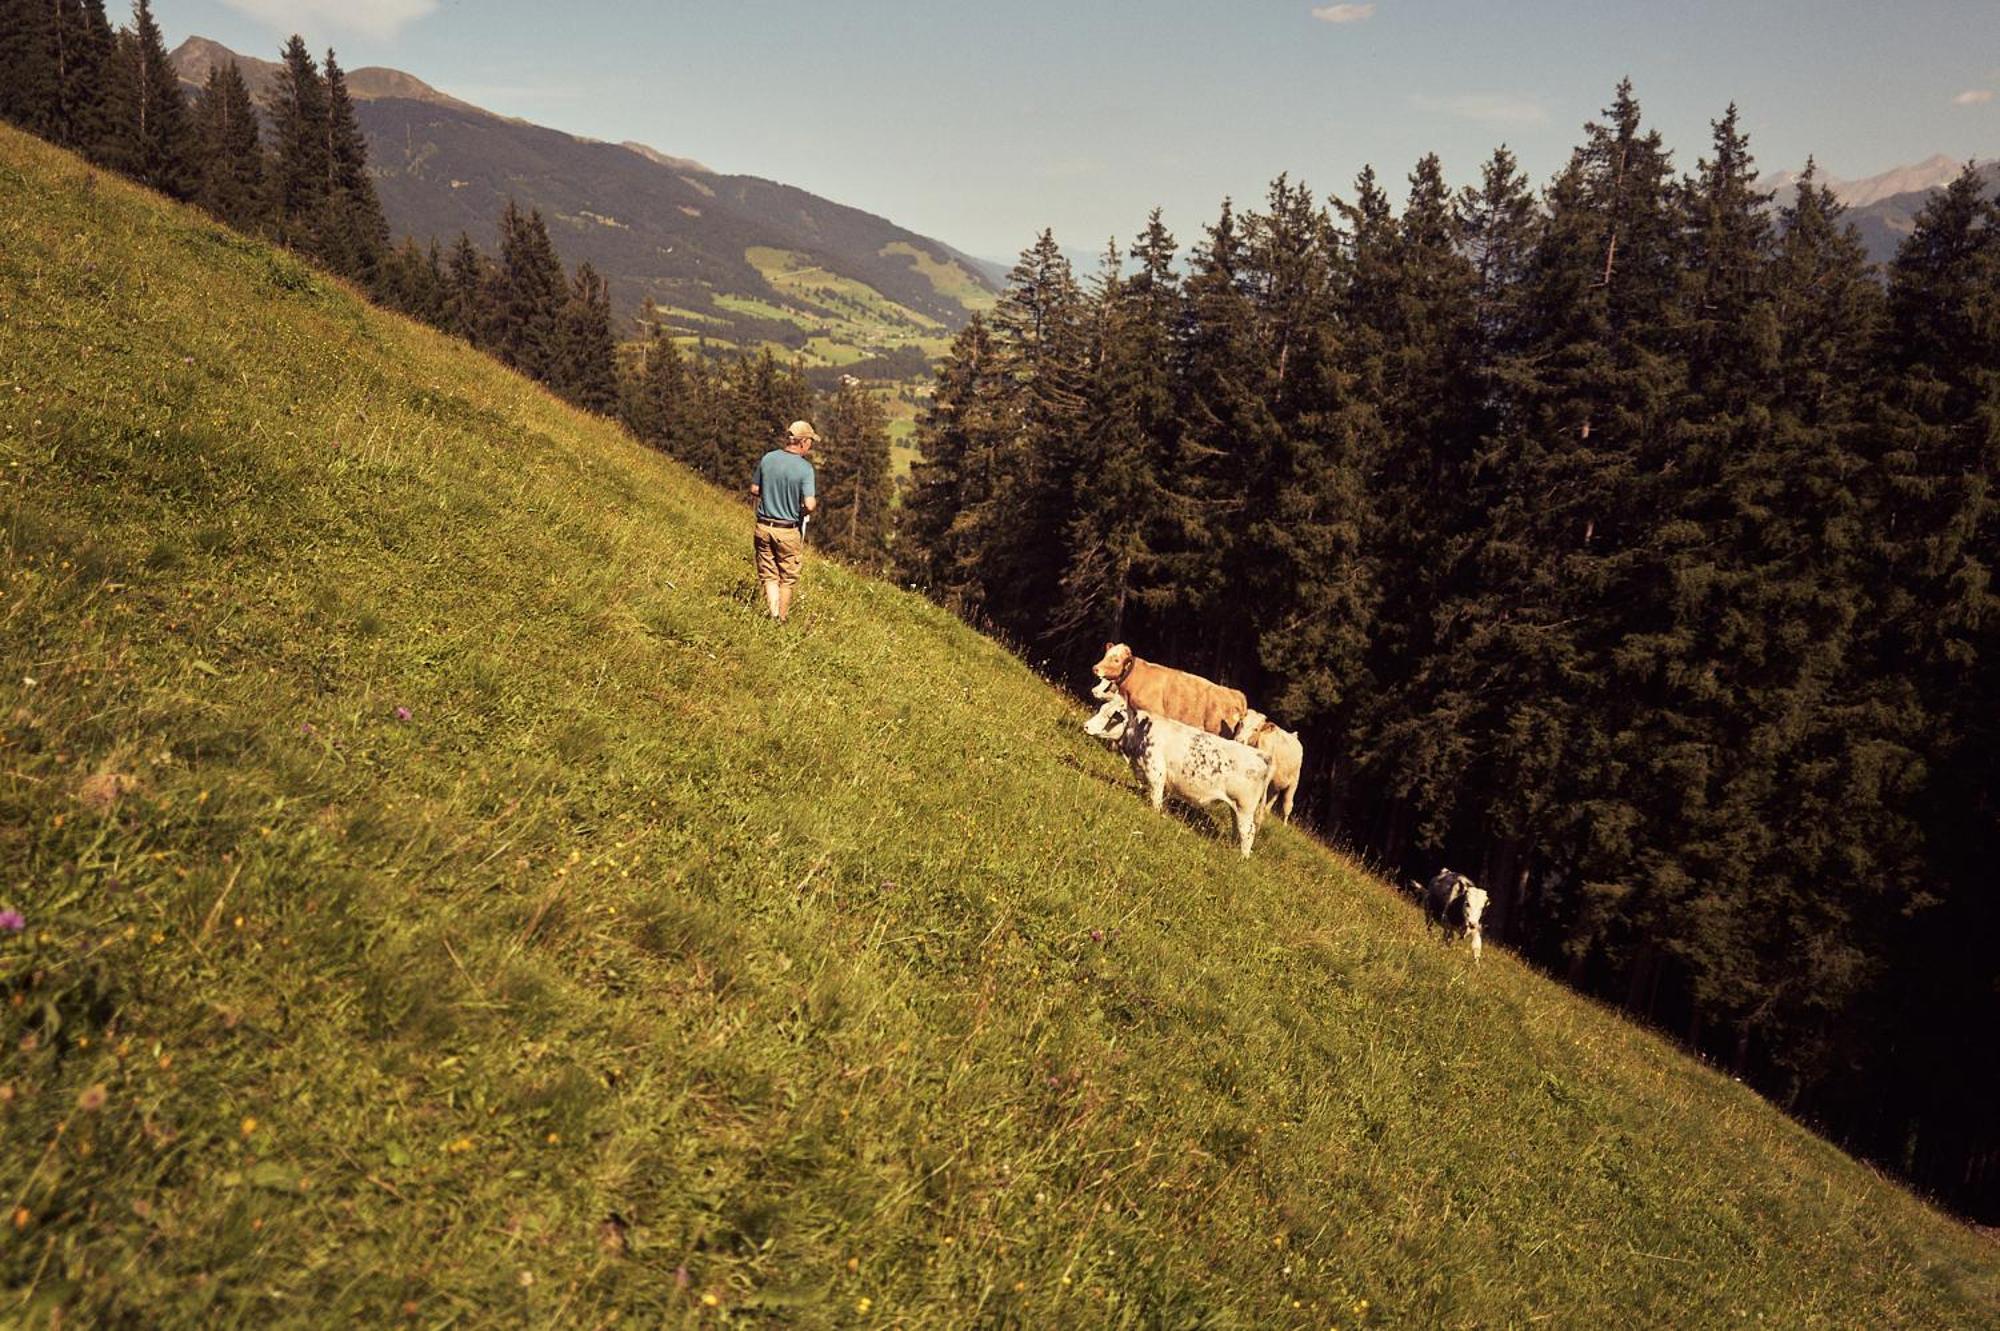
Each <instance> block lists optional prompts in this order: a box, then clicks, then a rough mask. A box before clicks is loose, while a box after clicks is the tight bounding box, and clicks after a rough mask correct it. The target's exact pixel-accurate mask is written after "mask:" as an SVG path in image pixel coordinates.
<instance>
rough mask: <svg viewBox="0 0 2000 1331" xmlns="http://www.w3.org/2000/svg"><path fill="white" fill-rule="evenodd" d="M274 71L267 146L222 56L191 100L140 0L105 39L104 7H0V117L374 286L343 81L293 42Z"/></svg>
mask: <svg viewBox="0 0 2000 1331" xmlns="http://www.w3.org/2000/svg"><path fill="white" fill-rule="evenodd" d="M283 66H284V67H283V70H282V72H281V74H280V75H279V77H278V80H277V83H276V86H275V88H274V89H273V90H272V94H271V97H270V103H269V116H270V130H269V137H270V144H269V146H268V148H267V146H266V144H265V142H264V133H263V132H262V130H261V128H260V125H259V117H258V112H257V108H256V107H255V106H254V105H253V103H252V99H251V95H250V90H249V88H248V86H247V85H246V84H245V83H244V80H243V76H242V73H241V71H239V70H238V69H237V67H236V65H235V63H234V62H233V61H232V62H230V63H229V64H227V65H224V66H221V67H218V68H217V69H216V70H214V71H213V72H212V73H211V74H210V76H209V79H208V83H207V86H206V87H205V88H203V89H202V91H201V93H200V95H199V96H198V97H196V98H195V99H194V102H193V104H192V105H190V104H189V101H188V99H187V98H186V97H185V96H184V95H183V94H182V91H181V84H180V77H179V75H177V74H176V73H175V71H174V68H173V64H172V62H171V61H170V60H169V59H168V58H167V49H166V44H165V42H164V41H163V39H162V38H161V35H160V27H159V24H158V23H157V22H155V21H154V19H153V13H152V7H151V4H150V0H135V3H134V4H133V7H132V24H131V26H130V27H126V28H120V29H118V30H117V31H116V32H114V31H113V30H112V28H111V25H110V21H109V20H108V19H107V18H106V16H105V10H104V0H0V117H4V118H6V119H7V120H10V121H12V122H13V123H15V124H17V125H19V126H21V127H22V128H24V129H27V130H29V131H30V132H32V133H35V134H39V135H41V136H42V137H43V138H46V139H49V140H51V141H52V142H55V143H57V144H60V145H61V146H63V147H65V148H70V149H73V150H74V151H76V152H78V153H81V154H82V155H83V156H85V157H86V158H88V159H90V160H91V161H93V162H95V163H97V164H98V165H100V166H103V167H106V168H108V169H110V170H114V171H117V172H120V173H121V174H123V175H126V176H129V177H131V178H132V179H134V180H136V181H138V182H139V183H140V184H143V185H147V186H150V187H151V188H153V189H156V190H158V191H160V192H161V193H162V194H165V195H167V196H169V197H170V198H174V199H179V200H182V201H184V202H190V203H196V204H199V205H200V206H202V207H203V208H206V209H207V210H208V211H209V212H211V213H213V214H214V215H215V216H216V217H217V218H219V219H220V220H222V221H224V222H227V223H229V224H230V225H232V226H234V227H237V228H239V229H240V230H243V231H246V232H250V233H253V234H257V235H263V236H267V237H269V238H271V239H273V240H277V241H279V242H281V243H283V244H285V245H288V246H290V247H291V248H292V249H295V250H297V251H299V252H300V253H301V254H304V255H306V256H307V257H309V258H311V259H313V260H315V261H317V262H318V263H320V264H321V265H322V266H324V267H326V268H327V269H329V270H331V271H332V272H334V273H336V274H338V275H340V276H342V277H346V278H350V279H352V280H354V281H355V282H357V283H358V284H360V285H361V286H363V287H373V286H374V285H375V283H376V282H377V281H378V279H379V277H380V270H381V265H382V262H383V258H384V255H385V253H386V252H387V248H388V238H389V227H388V223H387V222H386V221H384V219H383V215H382V206H381V203H380V201H379V200H378V199H377V198H376V197H375V186H374V184H373V182H372V181H371V180H370V178H369V176H368V154H367V145H366V143H365V142H364V140H363V138H362V135H361V129H360V126H359V124H358V123H357V122H356V120H355V117H354V103H353V102H352V100H351V99H350V98H349V97H348V93H347V81H346V77H345V75H344V74H343V73H342V72H341V68H340V65H339V63H338V62H337V61H336V60H335V58H334V53H333V52H332V51H328V52H327V53H326V63H325V65H324V66H323V67H322V66H321V65H319V64H318V63H317V62H316V61H315V60H314V59H313V57H312V53H311V52H310V51H308V50H307V49H306V45H305V42H304V41H303V40H302V39H301V38H299V37H298V36H296V35H295V36H293V38H292V39H291V41H290V42H289V43H287V44H286V46H285V49H284V52H283Z"/></svg>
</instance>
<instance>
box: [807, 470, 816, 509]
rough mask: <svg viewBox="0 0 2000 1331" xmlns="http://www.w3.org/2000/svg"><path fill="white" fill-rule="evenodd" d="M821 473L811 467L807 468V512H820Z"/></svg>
mask: <svg viewBox="0 0 2000 1331" xmlns="http://www.w3.org/2000/svg"><path fill="white" fill-rule="evenodd" d="M818 490H819V475H818V473H816V472H814V471H813V469H812V468H811V467H807V468H806V485H805V501H806V512H808V513H817V512H819V494H818Z"/></svg>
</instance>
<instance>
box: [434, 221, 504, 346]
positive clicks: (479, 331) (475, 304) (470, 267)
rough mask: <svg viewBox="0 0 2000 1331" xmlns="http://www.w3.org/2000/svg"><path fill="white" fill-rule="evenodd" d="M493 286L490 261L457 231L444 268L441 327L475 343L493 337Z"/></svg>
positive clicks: (466, 237)
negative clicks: (455, 239)
mask: <svg viewBox="0 0 2000 1331" xmlns="http://www.w3.org/2000/svg"><path fill="white" fill-rule="evenodd" d="M493 288H494V276H493V273H492V264H491V263H490V262H489V261H488V260H487V258H486V256H485V255H483V254H481V253H480V252H479V249H478V247H477V246H475V245H474V244H473V243H472V237H471V236H469V235H467V234H466V233H465V232H463V231H461V232H459V233H458V240H457V241H456V242H455V243H454V244H453V245H452V247H451V258H450V260H449V261H448V262H447V264H446V267H445V276H444V312H443V320H444V321H443V324H442V325H441V326H442V327H443V328H444V330H445V331H446V332H448V333H451V334H453V335H454V336H457V337H462V338H464V339H465V340H466V341H467V342H470V343H472V344H473V345H474V346H485V345H487V344H488V343H489V342H490V341H491V340H492V322H493V319H492V308H491V297H492V293H493Z"/></svg>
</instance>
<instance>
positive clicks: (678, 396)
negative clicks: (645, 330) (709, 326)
mask: <svg viewBox="0 0 2000 1331" xmlns="http://www.w3.org/2000/svg"><path fill="white" fill-rule="evenodd" d="M691 395H692V390H691V388H690V385H689V382H688V369H687V358H686V357H685V356H683V355H682V354H681V349H680V346H679V345H678V344H677V343H676V342H675V341H674V339H673V337H672V336H671V335H670V334H669V333H668V331H667V329H666V327H665V325H664V323H663V322H655V323H654V325H653V336H652V339H651V340H650V341H649V342H648V343H647V344H646V350H645V354H644V356H643V357H641V358H640V360H639V361H638V363H637V366H636V372H635V373H634V374H633V375H631V376H630V377H629V378H628V379H627V381H626V391H625V394H624V419H625V428H627V429H628V430H630V431H631V432H632V433H633V434H634V435H635V436H637V437H638V438H639V439H640V441H641V442H643V443H647V444H650V445H652V446H653V447H654V448H658V449H662V450H664V451H665V452H667V453H670V454H672V455H673V456H675V457H682V449H683V448H684V447H685V445H686V444H687V442H688V440H689V431H688V424H689V413H690V405H691V403H690V398H691ZM682 460H683V461H685V460H686V459H685V458H684V457H683V459H682Z"/></svg>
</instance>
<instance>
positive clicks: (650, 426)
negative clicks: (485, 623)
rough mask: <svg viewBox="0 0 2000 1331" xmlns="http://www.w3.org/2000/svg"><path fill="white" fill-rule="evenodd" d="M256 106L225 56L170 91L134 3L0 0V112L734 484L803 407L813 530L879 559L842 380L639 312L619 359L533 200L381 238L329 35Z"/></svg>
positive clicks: (175, 81)
mask: <svg viewBox="0 0 2000 1331" xmlns="http://www.w3.org/2000/svg"><path fill="white" fill-rule="evenodd" d="M281 61H282V69H281V70H280V72H279V74H278V76H277V78H276V80H275V83H274V85H273V87H272V88H271V89H270V90H269V91H268V93H267V95H266V97H265V99H264V101H263V104H262V105H261V106H260V105H259V104H258V102H257V100H256V99H255V98H253V96H252V94H251V91H250V88H249V86H248V84H247V83H246V82H245V80H244V78H243V75H242V71H241V70H240V69H239V68H238V67H237V65H236V63H235V62H234V61H229V62H227V63H225V64H222V65H220V66H217V67H216V68H215V69H214V70H213V71H212V72H211V73H210V75H209V78H208V82H207V84H206V85H205V86H204V87H203V88H202V89H201V90H200V91H199V92H198V93H197V94H196V95H195V96H194V97H193V98H192V99H189V98H188V97H186V96H185V95H184V94H183V92H182V89H181V84H180V79H179V77H178V75H177V74H176V73H175V71H174V68H173V65H172V62H171V61H170V60H169V58H168V55H167V50H166V44H165V41H164V39H163V38H162V36H161V33H160V28H159V25H158V23H157V22H155V20H154V18H153V14H152V8H151V4H150V0H135V3H134V5H133V9H132V23H131V26H129V27H125V28H121V29H118V30H117V31H113V29H112V27H111V25H110V21H109V19H108V18H107V17H106V13H105V7H104V0H0V118H5V119H7V120H9V121H11V122H13V123H14V124H17V125H19V126H21V127H22V128H24V129H27V130H29V131H30V132H32V133H35V134H38V135H40V136H42V137H43V138H46V139H49V140H51V141H53V142H55V143H57V144H59V145H61V146H63V147H66V148H70V149H72V150H74V151H76V152H78V153H81V154H82V155H83V156H84V157H86V158H88V159H89V160H90V161H92V162H95V163H97V164H98V165H100V166H103V167H105V168H107V169H109V170H114V171H117V172H119V173H121V174H123V175H126V176H129V177H130V178H132V179H134V180H136V181H138V182H139V183H141V184H144V185H147V186H150V187H151V188H153V189H156V190H158V191H160V192H161V193H163V194H166V195H168V196H169V197H171V198H174V199H178V200H181V201H183V202H188V203H193V204H197V205H199V206H200V207H202V208H204V209H206V210H207V211H208V212H209V213H211V214H212V215H213V216H215V217H216V218H217V219H218V220H220V221H222V222H225V223H227V224H229V225H230V226H232V227H235V228H236V229H238V230H240V231H243V232H246V233H248V234H251V235H256V236H261V237H263V238H266V239H269V240H272V241H275V242H277V243H279V244H283V245H285V246H287V247H289V248H291V249H292V250H294V251H296V252H297V253H299V254H301V255H303V256H305V257H306V258H308V259H311V260H313V261H314V262H316V263H318V264H319V265H320V266H322V267H324V268H326V269H327V270H328V271H330V272H332V273H334V274H336V275H337V276H340V277H343V278H346V279H347V280H349V281H351V282H353V283H354V284H355V285H356V286H357V287H359V288H360V289H362V290H363V291H364V292H366V293H368V294H369V295H370V296H371V297H373V298H374V299H375V300H377V301H379V302H381V303H382V304H385V305H387V306H389V307H391V308H393V309H396V310H399V311H401V312H402V313H405V314H408V315H410V316H412V317H414V318H417V319H421V320H423V321H424V322H426V323H429V324H431V325H432V326H434V327H437V328H439V329H442V330H444V331H446V332H449V333H452V334H454V335H456V336H458V337H462V338H464V339H465V340H466V341H468V342H471V343H472V344H473V345H474V346H477V347H479V348H481V349H482V350H485V351H487V352H489V353H490V354H492V355H493V356H495V357H497V358H498V359H499V360H501V361H502V362H504V363H505V364H507V365H509V366H511V367H512V368H514V369H516V370H519V371H520V372H522V373H523V374H526V375H528V376H530V377H531V378H534V379H536V380H538V381H539V382H541V383H543V384H545V385H547V386H548V387H549V388H550V389H551V390H552V391H554V392H555V393H557V394H558V395H559V396H561V397H563V398H565V399H566V400H568V401H569V402H571V403H573V404H575V405H577V406H579V407H582V408H584V409H586V410H589V411H596V412H601V413H603V414H606V415H611V416H615V417H617V418H619V419H621V420H622V421H623V422H624V423H625V424H626V425H627V426H628V427H629V428H630V429H631V431H632V432H633V433H634V434H635V435H637V436H638V437H639V438H640V439H641V440H643V441H644V442H646V443H649V444H651V445H653V446H655V447H657V448H661V449H664V450H666V451H667V452H669V453H672V454H673V455H674V456H676V457H678V458H680V459H681V460H682V461H684V462H687V463H688V464H689V465H690V466H692V467H693V468H694V469H695V470H697V471H699V472H700V473H701V474H702V475H703V476H705V477H707V478H708V479H709V480H712V481H715V482H716V483H718V484H722V485H726V486H728V487H729V488H731V489H735V490H741V489H743V488H744V486H745V485H747V483H748V479H749V475H750V469H751V467H752V465H753V464H754V463H755V461H756V458H757V456H758V455H759V454H760V453H761V452H762V451H763V450H764V449H765V448H767V447H770V446H771V444H772V443H773V442H774V441H775V440H776V438H777V436H778V435H779V434H780V433H781V432H782V431H783V429H784V427H785V425H786V424H787V423H789V422H790V421H792V420H794V419H797V418H798V417H801V416H811V417H813V418H814V419H815V421H816V424H817V426H818V428H819V430H820V432H821V434H822V435H823V436H824V437H825V438H826V440H827V447H826V450H825V453H824V455H823V456H822V457H821V458H820V459H819V461H820V470H821V472H822V477H823V479H822V486H823V489H822V494H821V502H822V504H823V506H824V507H823V510H822V513H821V516H820V518H819V520H818V521H817V522H816V523H815V524H814V531H813V536H814V539H815V543H816V544H817V545H819V546H820V547H821V548H822V549H824V550H827V551H830V552H832V553H836V554H839V555H842V556H843V557H846V558H848V559H850V560H853V561H855V562H858V563H861V564H864V565H868V566H872V567H880V566H883V565H884V563H885V561H886V559H887V555H888V548H889V545H888V530H889V520H890V511H889V510H890V501H891V499H892V497H893V484H892V481H891V478H890V462H889V439H888V428H887V421H886V418H885V416H884V412H883V409H882V405H881V403H880V401H879V400H878V399H876V398H875V397H874V396H873V395H871V394H870V393H868V392H867V391H866V390H865V389H864V388H863V387H862V386H860V385H859V384H856V383H843V384H842V385H841V386H840V388H839V389H838V391H834V392H815V391H814V390H813V389H812V388H811V387H810V386H808V384H807V383H806V380H805V374H804V370H803V367H801V366H799V365H797V364H792V365H790V366H780V365H779V364H778V362H777V360H776V357H775V356H774V355H773V354H772V352H771V351H770V350H769V349H768V348H765V349H763V350H761V351H757V352H753V353H744V354H741V355H738V356H737V357H736V358H735V360H734V361H733V363H728V362H726V360H725V357H724V356H722V355H721V354H720V353H717V352H714V351H711V350H710V349H709V348H707V347H706V346H705V345H702V344H698V345H697V346H696V347H695V348H693V349H692V351H691V352H684V351H683V350H682V349H681V347H680V346H679V345H678V344H676V343H675V342H674V341H673V340H672V339H671V338H670V337H669V336H668V335H667V334H666V333H665V331H664V330H662V329H661V328H660V327H659V326H658V324H657V321H654V320H651V319H648V320H647V322H649V323H652V324H653V326H654V332H653V335H652V336H651V338H650V339H649V340H647V341H644V342H643V343H642V344H641V345H640V346H638V347H637V348H635V349H632V350H631V351H630V352H629V353H628V354H623V355H621V353H620V350H619V339H618V338H617V336H616V333H615V331H614V328H615V325H614V322H613V318H612V313H611V302H610V295H609V289H608V287H607V286H606V284H605V282H604V280H603V278H602V277H600V276H599V275H598V274H597V272H596V271H595V270H594V269H593V268H592V267H591V265H590V264H589V263H588V262H585V263H581V264H579V265H578V266H577V268H576V270H575V272H574V273H573V274H572V273H568V272H565V270H564V268H563V264H562V261H561V259H560V258H559V256H558V255H557V252H556V247H555V245H554V243H553V241H552V240H551V238H550V236H549V231H548V227H547V225H546V224H545V223H544V221H543V219H542V217H541V214H540V213H539V212H537V211H533V210H530V211H527V212H523V211H522V210H521V209H520V208H519V207H518V206H516V204H515V203H514V202H513V201H512V200H509V201H508V203H507V205H506V208H505V210H504V211H503V213H502V215H501V217H500V219H499V253H498V254H497V255H487V254H485V253H483V252H482V251H481V250H480V249H479V248H478V246H476V245H475V244H474V243H473V241H472V240H471V238H470V237H469V236H468V235H466V234H464V233H460V235H459V237H458V239H457V241H456V243H455V244H454V245H453V246H452V247H451V249H450V251H449V252H448V253H446V252H444V251H442V250H441V249H440V247H439V245H438V242H437V240H436V238H435V237H433V238H432V239H431V240H430V241H429V242H428V244H425V245H419V244H418V242H417V241H416V240H415V239H414V238H410V237H405V238H404V240H403V241H402V243H401V244H400V245H396V246H393V247H392V246H391V244H390V240H389V236H390V231H389V225H388V222H387V220H386V219H385V217H384V215H383V212H382V206H381V202H380V200H379V199H378V198H377V196H376V193H375V187H374V183H373V180H372V179H371V177H370V175H369V172H368V151H367V141H366V139H365V137H364V136H363V134H362V132H361V127H360V124H359V122H358V120H357V119H356V116H355V112H354V103H353V100H352V99H351V98H350V96H349V95H348V91H347V82H346V76H345V74H344V73H343V72H342V70H341V68H340V65H339V62H338V60H337V59H336V57H335V54H334V52H333V51H331V50H329V51H328V52H327V53H326V59H325V62H324V63H323V64H322V63H320V62H318V61H316V60H315V59H314V57H313V55H312V53H311V51H310V50H308V48H307V47H306V44H305V41H304V39H303V38H301V37H299V36H298V35H296V34H295V35H293V37H292V38H291V39H290V41H288V42H287V43H286V44H285V47H284V50H283V51H282V53H281Z"/></svg>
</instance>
